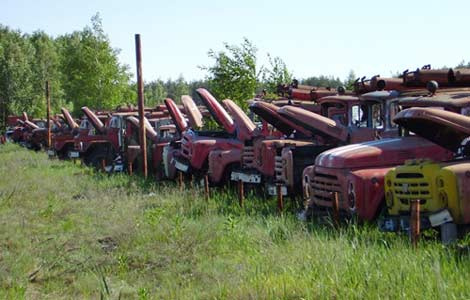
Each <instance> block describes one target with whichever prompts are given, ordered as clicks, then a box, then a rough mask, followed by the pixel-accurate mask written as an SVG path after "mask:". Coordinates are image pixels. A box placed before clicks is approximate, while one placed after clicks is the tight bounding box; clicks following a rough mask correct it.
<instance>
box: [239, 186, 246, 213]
mask: <svg viewBox="0 0 470 300" xmlns="http://www.w3.org/2000/svg"><path fill="white" fill-rule="evenodd" d="M243 200H245V191H244V189H243V181H242V180H238V204H239V205H240V207H243Z"/></svg>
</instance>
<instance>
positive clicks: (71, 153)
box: [68, 151, 80, 158]
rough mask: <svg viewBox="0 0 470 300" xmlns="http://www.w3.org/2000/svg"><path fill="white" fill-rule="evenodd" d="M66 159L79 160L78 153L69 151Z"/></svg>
mask: <svg viewBox="0 0 470 300" xmlns="http://www.w3.org/2000/svg"><path fill="white" fill-rule="evenodd" d="M68 157H69V158H79V157H80V152H78V151H69V153H68Z"/></svg>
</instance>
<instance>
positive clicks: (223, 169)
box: [208, 149, 242, 184]
mask: <svg viewBox="0 0 470 300" xmlns="http://www.w3.org/2000/svg"><path fill="white" fill-rule="evenodd" d="M241 155H242V151H241V149H230V150H213V151H211V152H210V153H209V158H208V160H209V161H208V163H209V170H208V175H209V179H210V180H211V182H212V183H215V184H218V183H221V182H223V180H224V176H225V175H226V174H227V172H230V171H231V170H229V168H228V167H229V166H230V165H234V164H240V158H241Z"/></svg>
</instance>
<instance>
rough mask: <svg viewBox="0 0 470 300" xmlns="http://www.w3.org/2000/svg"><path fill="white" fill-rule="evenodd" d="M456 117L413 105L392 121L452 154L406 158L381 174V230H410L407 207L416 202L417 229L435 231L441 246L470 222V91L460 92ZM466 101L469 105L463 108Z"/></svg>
mask: <svg viewBox="0 0 470 300" xmlns="http://www.w3.org/2000/svg"><path fill="white" fill-rule="evenodd" d="M456 95H457V94H455V95H453V96H452V95H448V96H447V97H449V101H450V100H451V98H455V97H458V101H457V102H460V103H461V110H460V113H459V112H458V111H456V112H452V111H448V110H444V109H442V107H439V108H424V107H415V108H410V109H406V110H403V111H402V112H400V113H399V114H397V116H396V117H395V119H394V122H395V123H397V124H398V125H399V126H401V127H402V128H404V129H406V130H409V131H411V132H413V133H415V134H416V135H419V136H421V137H424V138H426V139H428V140H430V141H432V142H434V143H436V144H438V145H440V146H442V147H444V148H447V149H448V150H451V151H452V152H453V153H454V154H455V158H454V159H453V160H451V161H447V162H441V163H436V162H432V161H429V160H409V161H407V162H406V163H405V164H404V165H402V166H398V167H395V168H393V169H391V170H390V171H389V172H388V173H387V174H386V176H385V200H386V206H387V214H386V216H385V217H384V218H383V219H382V220H381V221H380V222H379V224H380V228H381V230H383V231H400V230H405V231H407V230H409V218H410V205H411V201H412V200H420V212H421V228H422V229H426V228H438V229H440V232H441V239H442V241H443V242H446V243H448V242H451V241H453V240H455V239H456V238H457V235H458V234H457V233H458V231H459V229H463V228H464V227H465V225H468V224H470V143H469V140H470V139H469V137H470V117H468V116H464V115H462V114H461V113H462V112H465V110H467V109H468V108H469V107H470V93H466V92H463V93H460V94H459V96H456ZM464 99H467V104H466V105H463V103H464Z"/></svg>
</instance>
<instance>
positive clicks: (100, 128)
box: [82, 106, 105, 133]
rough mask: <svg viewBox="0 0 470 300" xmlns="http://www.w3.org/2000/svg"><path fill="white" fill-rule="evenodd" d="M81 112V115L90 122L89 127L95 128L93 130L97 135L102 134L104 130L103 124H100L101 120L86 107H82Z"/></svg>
mask: <svg viewBox="0 0 470 300" xmlns="http://www.w3.org/2000/svg"><path fill="white" fill-rule="evenodd" d="M82 111H83V113H84V114H85V115H86V116H87V118H88V120H90V123H91V125H93V127H95V129H96V130H97V131H98V132H99V133H104V132H105V128H104V125H103V122H101V120H100V119H99V118H98V116H97V115H95V113H93V112H92V111H91V110H90V109H89V108H88V107H86V106H84V107H82Z"/></svg>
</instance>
